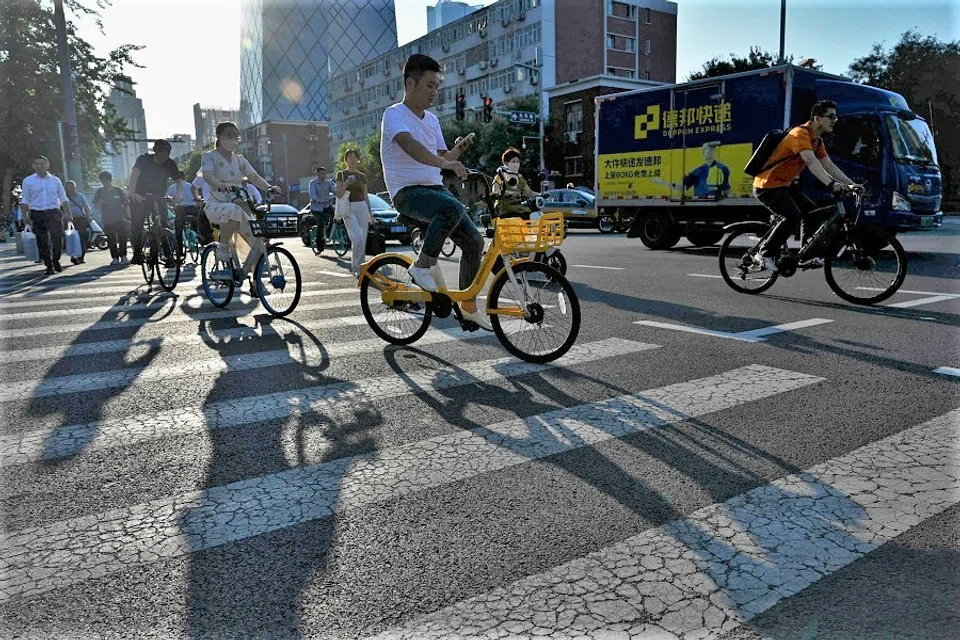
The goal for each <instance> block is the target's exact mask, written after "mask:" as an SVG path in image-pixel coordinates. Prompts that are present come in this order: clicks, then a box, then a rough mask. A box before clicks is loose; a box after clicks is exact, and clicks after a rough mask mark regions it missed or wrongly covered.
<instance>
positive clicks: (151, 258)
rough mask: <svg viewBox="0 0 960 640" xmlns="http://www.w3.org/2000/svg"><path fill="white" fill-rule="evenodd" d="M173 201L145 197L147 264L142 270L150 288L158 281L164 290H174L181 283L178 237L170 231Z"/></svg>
mask: <svg viewBox="0 0 960 640" xmlns="http://www.w3.org/2000/svg"><path fill="white" fill-rule="evenodd" d="M170 202H171V199H170V198H165V197H160V196H155V195H151V194H147V195H145V196H143V206H144V209H145V210H146V212H147V215H146V216H145V217H144V220H143V225H144V234H143V252H142V253H143V262H142V263H141V264H140V268H141V270H142V271H143V279H144V280H145V281H146V283H147V284H148V285H152V284H153V277H154V274H156V277H157V280H158V281H159V283H160V286H161V287H162V288H163V290H164V291H173V290H174V288H176V286H177V283H178V282H180V255H179V250H178V249H177V237H176V234H175V233H174V232H173V229H171V228H170V224H171V221H170Z"/></svg>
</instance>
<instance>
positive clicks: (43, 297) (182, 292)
mask: <svg viewBox="0 0 960 640" xmlns="http://www.w3.org/2000/svg"><path fill="white" fill-rule="evenodd" d="M340 284H343V283H340ZM327 286H330V285H328V284H327V283H326V282H304V283H302V288H303V289H316V288H319V287H327ZM140 287H147V285H145V284H144V283H143V282H141V283H140V285H139V287H134V288H133V289H131V288H130V287H128V286H122V287H98V288H93V287H91V288H89V289H87V290H82V289H55V290H53V291H50V292H49V293H43V294H40V295H35V296H27V297H25V298H23V299H21V298H17V299H14V296H9V297H6V298H2V297H0V311H5V310H7V309H29V308H32V307H51V306H55V305H58V304H72V303H75V302H82V303H84V304H90V303H92V302H94V301H97V302H111V301H112V302H113V303H114V304H116V303H117V299H118V298H123V299H124V300H136V299H140V298H151V297H152V298H156V297H158V296H165V297H169V298H172V297H174V296H176V297H178V298H188V299H189V298H193V297H195V296H196V295H200V296H201V297H202V296H203V295H204V294H203V286H202V285H198V286H196V287H189V288H187V287H185V286H184V285H183V284H182V283H181V284H179V285H177V288H176V289H175V290H174V292H173V293H167V292H166V291H163V290H161V289H159V288H158V287H157V285H154V288H153V289H151V290H147V289H146V288H144V289H140V290H137V289H139V288H140ZM244 289H246V287H244ZM109 291H114V292H115V293H108V292H109ZM17 296H23V294H17ZM57 296H63V297H60V298H58V297H57ZM68 296H69V297H68ZM9 300H14V301H13V302H8V301H9ZM78 311H81V312H82V311H83V309H82V308H78Z"/></svg>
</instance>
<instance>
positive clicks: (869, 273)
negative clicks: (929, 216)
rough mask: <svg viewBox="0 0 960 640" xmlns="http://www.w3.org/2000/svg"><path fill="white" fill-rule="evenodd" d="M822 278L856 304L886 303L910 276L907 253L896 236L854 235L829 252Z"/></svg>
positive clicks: (838, 243) (839, 294)
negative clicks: (908, 274) (908, 273)
mask: <svg viewBox="0 0 960 640" xmlns="http://www.w3.org/2000/svg"><path fill="white" fill-rule="evenodd" d="M823 275H824V277H825V278H826V279H827V284H828V285H830V288H831V289H833V291H834V293H836V294H837V295H838V296H840V297H841V298H843V299H844V300H846V301H847V302H852V303H854V304H874V303H877V302H882V301H883V300H886V299H887V298H889V297H890V296H892V295H893V294H894V293H896V292H897V289H899V288H900V285H902V284H903V280H904V278H906V277H907V254H906V253H905V252H904V250H903V245H901V244H900V241H899V240H897V239H896V238H895V237H893V236H890V237H882V236H871V237H866V236H865V235H863V234H859V233H856V232H855V235H853V236H852V237H847V238H841V240H840V241H839V242H835V243H834V244H833V245H832V246H831V247H830V249H828V250H827V254H826V258H825V259H824V261H823Z"/></svg>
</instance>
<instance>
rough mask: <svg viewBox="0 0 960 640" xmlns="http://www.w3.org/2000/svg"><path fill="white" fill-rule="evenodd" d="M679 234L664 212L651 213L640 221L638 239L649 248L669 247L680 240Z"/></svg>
mask: <svg viewBox="0 0 960 640" xmlns="http://www.w3.org/2000/svg"><path fill="white" fill-rule="evenodd" d="M681 235H682V234H681V233H680V230H679V229H677V226H676V225H675V224H673V221H672V220H671V219H670V216H668V215H667V214H665V213H651V214H649V215H647V216H646V217H645V218H643V219H642V220H641V221H640V241H641V242H642V243H643V244H644V245H645V246H646V247H648V248H650V249H669V248H670V247H672V246H673V245H675V244H677V243H678V242H680V236H681Z"/></svg>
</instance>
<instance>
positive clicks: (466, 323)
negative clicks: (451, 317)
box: [460, 320, 480, 333]
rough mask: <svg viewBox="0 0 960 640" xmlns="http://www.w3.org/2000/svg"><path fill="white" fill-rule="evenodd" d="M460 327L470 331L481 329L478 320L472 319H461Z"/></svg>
mask: <svg viewBox="0 0 960 640" xmlns="http://www.w3.org/2000/svg"><path fill="white" fill-rule="evenodd" d="M460 328H461V329H463V330H464V331H469V332H471V333H472V332H474V331H477V330H478V329H480V325H478V324H477V323H476V322H473V321H472V320H461V321H460Z"/></svg>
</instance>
